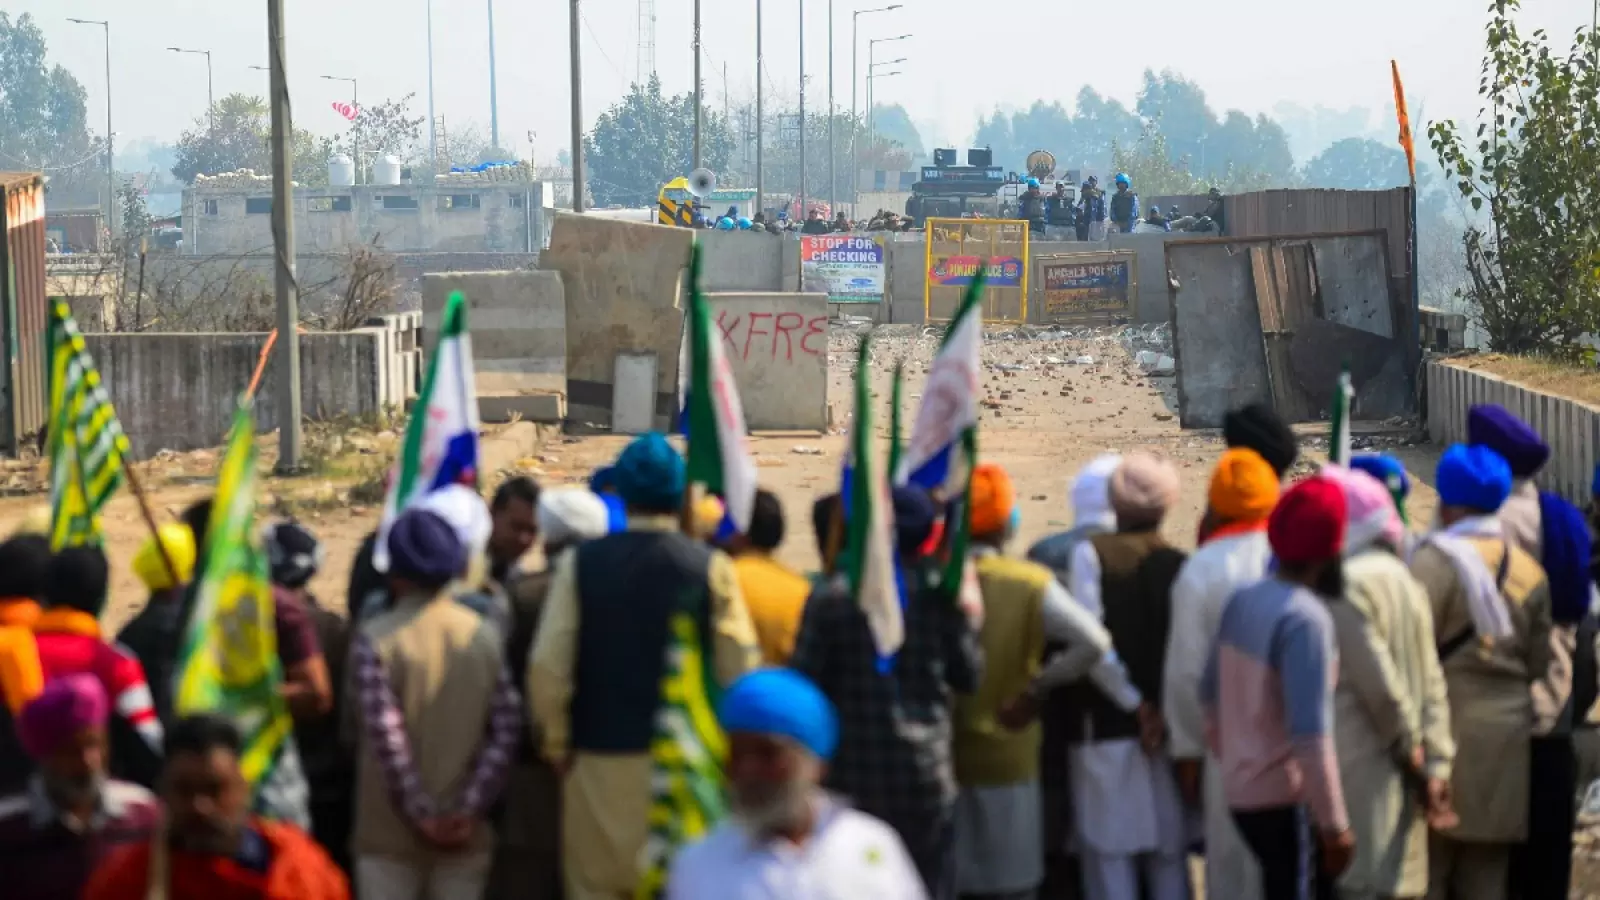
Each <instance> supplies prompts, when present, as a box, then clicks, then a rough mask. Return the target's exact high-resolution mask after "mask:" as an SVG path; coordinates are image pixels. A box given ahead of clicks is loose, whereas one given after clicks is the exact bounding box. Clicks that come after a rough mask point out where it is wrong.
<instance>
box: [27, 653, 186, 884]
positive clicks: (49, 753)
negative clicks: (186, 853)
mask: <svg viewBox="0 0 1600 900" xmlns="http://www.w3.org/2000/svg"><path fill="white" fill-rule="evenodd" d="M109 710H110V702H109V701H108V700H107V699H106V692H105V688H103V687H101V685H100V681H99V679H97V678H95V677H94V676H93V675H84V674H78V675H66V676H62V677H60V678H56V679H53V680H51V681H49V682H47V683H46V684H45V686H44V689H43V691H42V692H41V693H40V694H39V696H38V697H36V698H35V699H33V700H32V701H31V702H29V703H28V705H26V706H24V707H23V708H22V711H21V712H20V713H19V714H18V715H17V718H16V731H17V737H18V739H19V741H20V742H21V744H22V746H23V748H24V749H26V750H27V752H28V755H29V756H31V757H32V758H33V760H34V762H35V763H36V764H37V766H38V769H37V771H36V772H35V774H34V776H33V779H32V781H31V782H30V783H29V785H28V788H27V789H26V790H25V791H23V792H21V793H18V794H12V795H11V796H9V797H3V798H0V885H3V887H0V894H3V895H4V896H5V897H6V898H7V900H51V898H60V897H76V896H78V895H79V893H80V892H81V891H82V890H83V885H84V883H85V882H86V881H88V879H89V875H90V873H91V872H93V871H94V869H95V867H96V866H97V865H99V864H100V861H101V860H102V859H104V858H105V857H106V856H107V855H108V854H109V853H110V852H111V851H112V850H115V849H117V848H118V847H119V846H122V845H124V844H133V843H138V842H141V841H145V840H149V838H150V835H151V834H152V833H153V832H154V830H155V827H156V824H157V822H158V821H159V820H160V817H161V805H160V803H158V802H157V801H156V798H155V797H154V796H153V795H152V794H151V793H150V792H149V791H146V790H145V789H144V788H142V787H139V786H138V785H136V784H131V783H128V782H122V781H114V780H111V779H109V778H108V777H107V776H106V759H107V755H108V752H109V748H108V745H107V740H106V717H107V715H108V713H109Z"/></svg>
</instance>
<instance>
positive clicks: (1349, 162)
mask: <svg viewBox="0 0 1600 900" xmlns="http://www.w3.org/2000/svg"><path fill="white" fill-rule="evenodd" d="M1305 177H1306V185H1307V186H1308V187H1321V188H1343V189H1345V190H1351V191H1371V190H1380V189H1382V188H1392V187H1399V186H1401V185H1404V184H1406V183H1408V182H1409V181H1410V180H1411V176H1410V175H1409V174H1408V173H1407V172H1406V154H1405V151H1404V150H1401V149H1400V148H1399V147H1397V146H1389V145H1388V144H1382V143H1379V142H1378V141H1375V140H1372V139H1371V138H1354V137H1352V138H1345V139H1344V140H1342V141H1337V142H1335V143H1334V144H1333V145H1332V146H1330V147H1329V148H1328V149H1326V150H1324V151H1322V152H1321V153H1318V154H1317V155H1316V156H1315V157H1312V159H1311V161H1310V162H1308V163H1306V176H1305Z"/></svg>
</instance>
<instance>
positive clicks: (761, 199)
mask: <svg viewBox="0 0 1600 900" xmlns="http://www.w3.org/2000/svg"><path fill="white" fill-rule="evenodd" d="M1597 2H1600V0H1597ZM763 65H764V63H762V61H761V0H756V209H757V210H758V211H765V210H766V208H767V200H766V194H765V193H763V189H764V188H765V187H766V179H765V177H764V175H765V171H766V170H765V169H763V168H762V165H761V147H762V143H763V140H762V134H761V123H762V118H761V83H762V82H763V81H765V80H766V71H765V70H764V69H763V68H762V66H763Z"/></svg>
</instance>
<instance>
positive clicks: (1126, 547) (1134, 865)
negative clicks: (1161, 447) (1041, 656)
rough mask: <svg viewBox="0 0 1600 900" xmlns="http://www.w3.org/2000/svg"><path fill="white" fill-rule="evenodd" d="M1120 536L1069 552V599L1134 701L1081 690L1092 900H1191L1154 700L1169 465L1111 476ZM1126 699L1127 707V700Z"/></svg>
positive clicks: (1081, 789) (1161, 637)
mask: <svg viewBox="0 0 1600 900" xmlns="http://www.w3.org/2000/svg"><path fill="white" fill-rule="evenodd" d="M1110 490H1111V508H1112V510H1113V511H1115V512H1116V514H1117V531H1116V533H1115V534H1102V535H1097V536H1095V537H1092V538H1090V539H1089V540H1087V541H1085V542H1083V543H1080V544H1079V545H1078V547H1077V549H1076V550H1075V551H1074V552H1073V559H1072V581H1071V584H1070V588H1071V591H1072V596H1073V598H1074V599H1075V600H1076V601H1077V602H1078V603H1080V604H1082V605H1083V606H1084V607H1085V608H1086V609H1088V610H1089V611H1090V612H1092V613H1094V614H1095V615H1096V616H1097V617H1099V618H1100V619H1101V620H1102V621H1103V622H1104V623H1105V626H1106V630H1108V631H1110V632H1111V641H1112V644H1113V646H1115V648H1116V653H1117V656H1118V657H1119V658H1120V659H1121V660H1122V663H1123V664H1124V665H1126V666H1127V668H1128V674H1129V677H1130V678H1131V680H1132V682H1133V685H1134V687H1135V688H1137V691H1136V692H1135V694H1136V696H1135V697H1129V698H1116V697H1111V696H1106V695H1102V694H1101V693H1100V692H1099V691H1096V690H1095V689H1093V688H1090V687H1087V686H1084V685H1079V686H1076V687H1074V688H1073V689H1072V691H1073V692H1074V693H1076V694H1077V698H1076V699H1077V700H1078V706H1079V709H1081V710H1082V712H1081V714H1080V715H1078V716H1077V717H1076V718H1075V720H1074V721H1073V722H1072V726H1073V733H1071V734H1069V736H1068V739H1069V740H1070V741H1071V743H1072V750H1071V766H1072V794H1073V805H1074V807H1075V809H1076V813H1077V826H1078V828H1077V831H1078V852H1079V856H1080V858H1081V864H1082V866H1083V886H1084V895H1085V896H1086V897H1087V898H1088V900H1136V898H1138V897H1139V896H1140V881H1141V876H1143V878H1142V881H1143V884H1144V896H1146V897H1148V898H1150V900H1188V898H1189V893H1190V892H1189V873H1188V864H1187V861H1186V858H1185V853H1186V850H1187V843H1188V842H1187V835H1186V833H1185V832H1186V826H1185V822H1184V814H1183V802H1182V800H1181V798H1180V796H1179V794H1178V785H1177V781H1176V779H1175V778H1174V776H1173V772H1172V761H1171V760H1170V759H1169V758H1168V757H1167V755H1166V752H1165V750H1164V749H1163V747H1162V745H1163V744H1164V743H1165V735H1164V733H1163V725H1162V723H1161V716H1160V713H1159V712H1157V710H1159V709H1160V708H1161V690H1162V680H1163V677H1164V672H1165V665H1166V652H1167V636H1168V632H1169V630H1170V625H1171V618H1172V606H1171V603H1172V601H1171V593H1172V584H1173V582H1174V581H1176V580H1177V577H1178V570H1179V569H1180V568H1182V566H1183V562H1184V554H1183V553H1182V552H1181V551H1179V550H1176V549H1174V548H1172V547H1171V546H1170V545H1168V544H1167V542H1166V541H1165V540H1164V539H1163V538H1162V537H1161V521H1162V519H1164V518H1165V517H1166V514H1167V510H1169V509H1170V508H1171V507H1172V504H1173V503H1174V502H1175V501H1176V500H1177V497H1178V473H1177V471H1176V470H1175V469H1173V467H1172V465H1171V463H1168V462H1166V461H1165V460H1161V459H1157V458H1156V457H1153V456H1151V455H1149V454H1146V453H1133V454H1130V455H1128V456H1126V457H1124V458H1123V460H1122V464H1121V465H1119V466H1118V467H1117V471H1116V472H1115V473H1113V474H1112V476H1111V486H1110ZM1130 701H1132V702H1130Z"/></svg>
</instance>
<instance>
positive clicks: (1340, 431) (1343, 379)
mask: <svg viewBox="0 0 1600 900" xmlns="http://www.w3.org/2000/svg"><path fill="white" fill-rule="evenodd" d="M1354 398H1355V390H1354V388H1352V387H1351V386H1350V367H1349V366H1345V367H1344V368H1343V369H1342V370H1341V371H1340V372H1339V383H1338V385H1337V386H1335V387H1334V390H1333V409H1332V410H1331V412H1330V414H1329V425H1330V432H1329V435H1328V461H1329V462H1331V463H1335V464H1337V465H1341V466H1348V465H1350V406H1351V402H1352V401H1353V400H1354Z"/></svg>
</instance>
